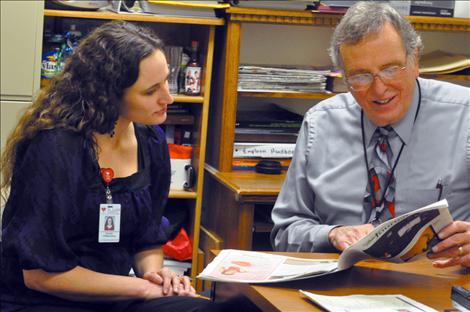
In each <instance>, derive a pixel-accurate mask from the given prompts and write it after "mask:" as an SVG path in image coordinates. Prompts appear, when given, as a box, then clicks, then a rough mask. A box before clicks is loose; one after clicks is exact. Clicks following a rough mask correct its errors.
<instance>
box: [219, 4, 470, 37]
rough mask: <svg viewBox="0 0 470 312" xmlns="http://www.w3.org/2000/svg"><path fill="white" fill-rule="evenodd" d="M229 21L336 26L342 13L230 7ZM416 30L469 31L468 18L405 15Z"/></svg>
mask: <svg viewBox="0 0 470 312" xmlns="http://www.w3.org/2000/svg"><path fill="white" fill-rule="evenodd" d="M226 12H227V14H229V15H230V16H229V18H230V21H235V22H248V23H270V24H291V25H316V26H326V27H331V26H336V25H337V24H338V23H339V21H340V20H341V17H342V16H343V14H337V13H333V14H332V13H319V12H314V11H286V10H267V9H253V8H237V7H231V8H229V9H228V10H226ZM407 19H408V20H409V21H410V22H411V23H412V24H413V26H414V28H415V29H416V30H428V31H462V32H470V19H468V18H457V17H433V16H407Z"/></svg>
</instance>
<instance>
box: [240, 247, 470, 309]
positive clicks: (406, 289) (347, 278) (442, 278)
mask: <svg viewBox="0 0 470 312" xmlns="http://www.w3.org/2000/svg"><path fill="white" fill-rule="evenodd" d="M281 254H285V255H289V256H295V257H304V258H317V259H318V258H336V257H337V255H335V254H318V253H316V254H315V253H314V254H312V253H281ZM454 285H465V286H466V287H469V286H470V269H465V268H461V267H453V268H446V269H436V268H433V267H432V265H431V262H430V261H429V260H428V259H426V258H423V259H420V260H417V261H414V262H410V263H403V264H393V263H387V262H382V261H375V260H367V261H362V262H360V263H358V264H357V265H356V266H354V267H353V268H351V269H349V270H346V271H343V272H338V273H334V274H330V275H326V276H321V277H315V278H311V279H307V280H301V281H293V282H285V283H276V284H270V285H266V284H265V285H257V284H252V285H248V284H236V287H237V288H238V289H239V291H241V292H242V293H244V294H245V295H246V296H247V297H248V298H249V299H250V300H251V301H253V302H254V303H255V304H256V305H257V306H258V307H260V308H261V309H262V310H263V311H289V312H291V311H322V310H321V309H319V308H317V306H315V305H314V304H313V303H312V302H311V301H309V300H308V299H305V298H303V297H302V296H301V295H300V294H299V292H298V290H299V289H303V290H307V291H310V292H314V293H316V294H321V295H333V296H343V295H353V294H403V295H405V296H407V297H410V298H412V299H414V300H417V301H419V302H421V303H423V304H426V305H428V306H430V307H432V308H434V309H437V310H439V311H443V310H444V309H451V308H452V303H451V299H450V292H451V287H452V286H454ZM231 286H233V285H231Z"/></svg>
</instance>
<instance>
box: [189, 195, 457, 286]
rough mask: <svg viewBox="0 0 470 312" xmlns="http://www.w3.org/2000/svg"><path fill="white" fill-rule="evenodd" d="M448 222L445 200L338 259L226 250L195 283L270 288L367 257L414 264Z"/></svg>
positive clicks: (394, 222)
mask: <svg viewBox="0 0 470 312" xmlns="http://www.w3.org/2000/svg"><path fill="white" fill-rule="evenodd" d="M451 222H452V216H451V215H450V213H449V210H448V203H447V200H445V199H444V200H441V201H439V202H436V203H433V204H431V205H428V206H426V207H423V208H420V209H417V210H415V211H412V212H409V213H407V214H404V215H401V216H398V217H396V218H393V219H391V220H388V221H386V222H384V223H382V224H380V225H379V226H377V227H376V228H375V229H374V230H373V231H372V232H370V233H369V234H368V235H366V236H365V237H363V238H362V239H360V240H359V241H358V242H356V243H355V244H354V245H352V246H350V247H349V248H347V249H345V250H344V251H343V252H342V253H341V256H340V257H339V259H337V260H336V259H333V260H332V259H304V258H295V257H287V256H282V255H275V254H270V253H265V252H255V251H244V250H235V249H225V250H222V251H221V252H220V253H219V254H218V255H217V257H215V259H214V260H213V261H212V262H211V263H209V264H208V265H207V267H206V268H205V269H204V270H203V271H202V272H201V273H200V274H199V275H198V278H200V279H203V280H209V281H226V282H239V283H274V282H282V281H291V280H298V279H305V278H311V277H315V276H321V275H326V274H330V273H333V272H338V271H342V270H346V269H348V268H350V267H352V266H353V265H354V264H355V263H356V262H358V261H360V260H363V259H368V258H374V259H378V260H383V261H388V262H395V263H402V262H407V261H412V260H413V259H416V258H417V256H418V255H421V254H423V253H424V252H426V251H428V250H429V249H430V248H432V246H434V245H435V244H436V243H437V242H438V241H439V238H438V237H437V233H438V232H439V231H440V230H441V229H442V228H444V227H445V226H447V225H448V224H450V223H451Z"/></svg>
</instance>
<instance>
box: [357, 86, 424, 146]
mask: <svg viewBox="0 0 470 312" xmlns="http://www.w3.org/2000/svg"><path fill="white" fill-rule="evenodd" d="M416 84H417V83H415V89H414V92H413V103H411V106H410V108H409V109H408V112H407V113H406V115H405V117H404V118H402V119H401V120H399V121H398V122H396V123H394V124H392V125H391V126H392V127H393V130H395V132H396V133H397V134H398V137H399V138H400V140H401V141H402V142H403V143H405V145H406V144H408V142H409V140H410V137H411V132H412V130H413V124H414V121H415V115H416V110H417V109H418V102H419V91H418V87H417V85H416ZM376 129H377V126H376V125H375V124H374V123H373V122H372V121H370V120H369V119H368V118H367V116H366V115H365V114H364V134H365V140H366V142H368V144H367V145H369V144H370V141H371V140H372V136H373V134H374V132H375V130H376Z"/></svg>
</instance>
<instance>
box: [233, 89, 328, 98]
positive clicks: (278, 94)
mask: <svg viewBox="0 0 470 312" xmlns="http://www.w3.org/2000/svg"><path fill="white" fill-rule="evenodd" d="M238 95H239V96H245V97H264V98H281V99H306V100H324V99H327V98H330V97H332V96H335V95H336V93H323V92H318V93H306V92H246V91H238Z"/></svg>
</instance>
